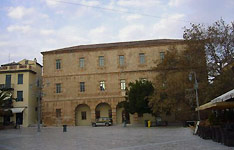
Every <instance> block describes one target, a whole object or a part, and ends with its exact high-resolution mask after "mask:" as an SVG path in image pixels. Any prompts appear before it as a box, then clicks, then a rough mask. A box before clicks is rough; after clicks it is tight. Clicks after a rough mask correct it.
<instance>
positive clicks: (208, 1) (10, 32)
mask: <svg viewBox="0 0 234 150" xmlns="http://www.w3.org/2000/svg"><path fill="white" fill-rule="evenodd" d="M221 17H222V18H223V19H224V20H225V21H226V22H227V23H230V22H231V21H234V0H61V1H60V0H0V52H1V53H0V64H4V63H8V62H9V61H10V62H12V61H20V60H22V59H24V58H26V59H33V58H37V60H38V62H39V63H42V55H41V54H40V52H41V51H46V50H52V49H57V48H63V47H69V46H75V45H83V44H95V43H109V42H119V41H133V40H148V39H159V38H182V35H183V27H184V26H186V27H189V23H190V22H192V23H203V24H205V25H209V24H212V23H213V22H214V21H217V20H218V19H220V18H221Z"/></svg>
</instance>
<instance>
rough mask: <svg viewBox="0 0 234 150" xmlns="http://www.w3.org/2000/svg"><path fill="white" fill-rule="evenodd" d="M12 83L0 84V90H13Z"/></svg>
mask: <svg viewBox="0 0 234 150" xmlns="http://www.w3.org/2000/svg"><path fill="white" fill-rule="evenodd" d="M13 89H14V84H0V90H13Z"/></svg>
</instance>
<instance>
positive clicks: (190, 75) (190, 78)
mask: <svg viewBox="0 0 234 150" xmlns="http://www.w3.org/2000/svg"><path fill="white" fill-rule="evenodd" d="M193 75H194V89H195V92H196V103H197V108H199V101H198V93H197V89H198V83H197V76H196V72H190V74H189V80H190V81H192V79H193ZM197 115H198V116H197V117H198V121H200V111H199V109H198V110H197Z"/></svg>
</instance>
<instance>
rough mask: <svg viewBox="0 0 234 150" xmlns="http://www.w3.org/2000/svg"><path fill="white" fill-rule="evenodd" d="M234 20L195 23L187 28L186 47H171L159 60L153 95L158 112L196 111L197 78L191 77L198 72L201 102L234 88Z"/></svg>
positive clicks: (153, 109) (152, 101)
mask: <svg viewBox="0 0 234 150" xmlns="http://www.w3.org/2000/svg"><path fill="white" fill-rule="evenodd" d="M233 28H234V23H233V22H232V23H231V24H226V23H225V22H224V21H223V20H222V19H221V20H219V21H217V22H215V23H214V24H213V25H211V26H208V27H206V26H204V25H200V24H191V28H185V31H184V35H183V37H184V48H185V50H184V51H177V49H176V48H175V47H171V48H170V49H169V50H168V52H167V53H166V55H165V59H164V60H163V61H161V62H156V63H157V66H156V67H155V71H157V76H156V78H155V80H154V82H153V84H154V87H155V88H156V91H157V92H154V94H153V96H152V97H151V98H150V102H149V104H150V106H151V107H152V111H153V112H154V113H155V114H159V115H160V114H162V113H168V112H172V111H174V112H175V113H179V112H182V113H181V114H182V115H180V118H183V114H189V115H187V116H184V119H186V117H191V116H193V115H194V108H195V107H196V104H195V94H194V90H193V84H194V81H192V82H191V81H189V80H188V75H189V73H190V72H191V71H192V72H195V73H196V75H197V80H198V84H199V87H198V96H199V102H200V104H204V103H205V102H207V101H210V100H211V99H212V98H214V97H217V96H219V95H221V94H223V93H225V92H227V91H229V90H231V89H233V88H234V84H233V83H234V82H233V81H234V78H233V76H234V75H233V66H234V62H233V59H234V31H233Z"/></svg>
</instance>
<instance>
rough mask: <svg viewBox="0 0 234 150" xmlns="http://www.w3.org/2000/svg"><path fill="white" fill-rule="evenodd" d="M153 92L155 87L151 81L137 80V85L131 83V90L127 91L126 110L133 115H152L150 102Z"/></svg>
mask: <svg viewBox="0 0 234 150" xmlns="http://www.w3.org/2000/svg"><path fill="white" fill-rule="evenodd" d="M153 91H154V87H153V85H152V83H151V82H150V81H147V80H146V81H142V80H136V82H135V83H133V82H131V83H129V90H126V95H127V96H126V101H125V104H124V107H125V110H126V111H127V112H129V113H131V114H134V113H138V114H141V115H142V114H144V113H150V112H151V109H150V107H149V105H148V102H149V96H150V95H151V94H152V93H153Z"/></svg>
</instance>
